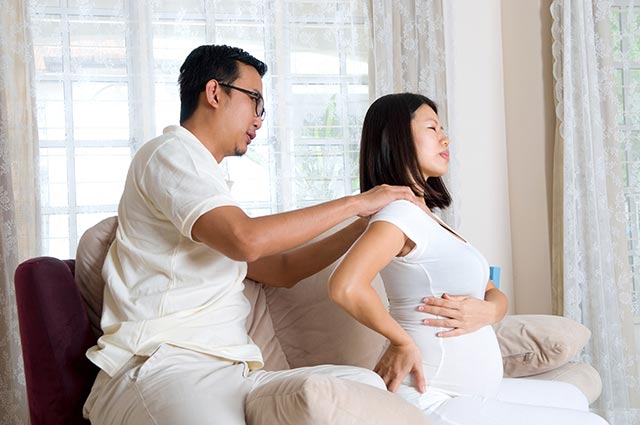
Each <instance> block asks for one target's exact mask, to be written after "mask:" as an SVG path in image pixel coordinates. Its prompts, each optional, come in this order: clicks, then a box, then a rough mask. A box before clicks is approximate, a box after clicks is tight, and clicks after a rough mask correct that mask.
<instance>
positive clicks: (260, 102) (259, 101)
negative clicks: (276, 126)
mask: <svg viewBox="0 0 640 425" xmlns="http://www.w3.org/2000/svg"><path fill="white" fill-rule="evenodd" d="M218 84H219V85H221V86H222V87H228V88H230V89H234V90H238V91H240V92H242V93H244V94H246V95H247V96H249V97H250V98H251V99H253V101H254V102H255V103H256V117H260V120H261V121H264V117H265V116H266V115H267V111H266V110H265V109H264V98H263V97H262V95H261V94H260V93H258V92H257V91H251V90H247V89H243V88H241V87H237V86H234V85H231V84H227V83H220V82H219V83H218Z"/></svg>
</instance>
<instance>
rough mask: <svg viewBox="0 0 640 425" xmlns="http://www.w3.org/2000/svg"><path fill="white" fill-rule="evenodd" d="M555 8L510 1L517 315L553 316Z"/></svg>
mask: <svg viewBox="0 0 640 425" xmlns="http://www.w3.org/2000/svg"><path fill="white" fill-rule="evenodd" d="M550 6H551V0H502V45H503V64H504V94H505V111H506V133H507V158H508V164H509V200H510V210H511V244H512V248H513V251H512V253H513V280H514V293H515V311H516V312H517V313H551V231H550V229H551V205H552V204H551V193H552V190H551V189H552V178H551V177H552V166H553V143H554V132H555V125H556V121H555V114H554V100H553V75H552V55H551V14H550V13H549V7H550Z"/></svg>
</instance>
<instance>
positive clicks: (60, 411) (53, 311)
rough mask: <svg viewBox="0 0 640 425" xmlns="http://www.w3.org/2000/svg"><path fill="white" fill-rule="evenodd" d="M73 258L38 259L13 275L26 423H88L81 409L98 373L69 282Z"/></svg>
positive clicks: (81, 308) (92, 339) (74, 289)
mask: <svg viewBox="0 0 640 425" xmlns="http://www.w3.org/2000/svg"><path fill="white" fill-rule="evenodd" d="M74 265H75V262H74V260H67V261H61V260H58V259H56V258H51V257H39V258H33V259H31V260H27V261H25V262H24V263H22V264H20V266H19V267H18V269H17V270H16V274H15V285H16V300H17V304H18V320H19V323H20V339H21V341H22V356H23V358H24V369H25V376H26V382H27V395H28V398H29V413H30V416H31V424H32V425H44V424H47V425H48V424H51V425H53V424H65V425H76V424H83V425H84V424H89V421H87V420H85V419H83V418H82V405H83V404H84V401H85V400H86V398H87V396H88V395H89V391H90V390H91V386H92V385H93V381H94V379H95V377H96V374H97V373H98V368H97V367H96V366H94V365H93V364H92V363H91V362H90V361H89V360H88V359H87V358H86V357H85V352H86V350H87V349H88V348H89V347H91V346H93V345H95V343H96V338H95V336H94V335H93V334H92V332H91V328H90V326H89V319H88V316H87V314H86V311H85V306H84V303H83V301H82V298H81V296H80V292H79V291H78V289H77V287H76V285H75V282H74V277H73V275H74Z"/></svg>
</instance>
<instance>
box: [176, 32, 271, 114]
mask: <svg viewBox="0 0 640 425" xmlns="http://www.w3.org/2000/svg"><path fill="white" fill-rule="evenodd" d="M238 62H242V63H244V64H247V65H249V66H252V67H254V68H255V70H256V71H258V74H260V77H263V76H264V74H266V72H267V65H266V64H265V63H264V62H262V61H260V60H258V59H256V58H255V57H253V56H251V55H250V54H249V53H247V52H245V51H244V50H242V49H240V48H238V47H230V46H224V45H220V46H218V45H214V44H211V45H205V46H200V47H196V48H195V49H193V51H191V53H189V56H187V58H186V59H185V60H184V63H183V64H182V66H181V67H180V77H179V78H178V83H179V84H180V124H182V123H183V122H185V121H186V120H188V119H189V118H190V117H191V115H193V112H194V111H195V110H196V107H197V106H198V96H199V95H200V93H201V92H203V91H204V89H205V86H206V85H207V83H208V82H209V81H210V80H217V81H218V82H221V83H227V84H231V83H233V82H234V81H235V80H236V79H237V78H238V76H239V74H240V71H239V68H238ZM223 89H224V90H226V91H227V92H229V89H228V88H226V87H223Z"/></svg>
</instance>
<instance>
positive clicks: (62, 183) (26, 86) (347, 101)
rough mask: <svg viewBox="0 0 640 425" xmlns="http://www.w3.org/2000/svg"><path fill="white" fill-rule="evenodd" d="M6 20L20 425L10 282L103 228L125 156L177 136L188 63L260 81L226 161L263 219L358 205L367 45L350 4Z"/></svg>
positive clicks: (7, 344)
mask: <svg viewBox="0 0 640 425" xmlns="http://www.w3.org/2000/svg"><path fill="white" fill-rule="evenodd" d="M3 6H4V7H3V14H2V16H1V18H0V19H1V21H0V42H1V43H0V61H1V62H0V65H1V68H0V71H1V73H0V83H1V85H0V116H1V121H0V124H1V127H0V141H1V142H2V145H1V148H2V149H1V150H0V226H2V228H1V231H0V235H1V236H0V253H1V254H2V269H0V276H1V280H0V311H1V316H0V348H1V349H2V350H1V351H0V352H1V353H2V354H0V378H1V379H2V381H1V382H0V418H2V419H0V422H2V423H10V424H19V423H20V424H21V423H27V422H28V418H27V416H28V415H27V413H26V396H25V393H24V377H23V367H22V365H21V351H20V344H19V334H18V324H17V318H16V312H15V305H14V304H15V303H14V295H13V273H14V270H15V267H16V266H17V264H18V263H19V261H22V260H24V259H26V258H28V257H32V256H35V255H37V254H43V255H52V256H56V257H59V258H72V257H73V256H74V255H75V246H76V244H77V240H78V238H79V236H81V235H82V233H83V232H84V230H85V229H87V228H88V227H90V226H92V225H93V224H95V223H96V222H98V221H99V220H100V219H102V218H104V217H106V216H111V215H114V214H115V212H116V207H117V203H118V200H119V197H120V194H121V191H122V187H123V182H124V178H125V176H126V171H127V167H128V164H129V161H130V158H131V155H132V154H133V153H134V152H135V151H136V149H137V148H138V147H139V146H141V145H142V144H143V143H144V142H145V141H147V140H148V139H149V138H151V137H152V136H154V135H156V134H159V133H160V132H161V131H162V128H163V127H164V126H166V125H169V124H175V123H177V121H178V118H179V97H178V87H177V76H178V69H179V67H180V65H181V63H182V61H183V60H184V58H185V57H186V55H187V54H188V53H189V52H190V51H191V50H192V49H193V48H195V47H197V46H199V45H201V44H210V43H217V44H228V45H234V46H238V47H242V48H244V49H246V50H247V51H249V52H250V53H252V54H253V55H255V56H257V57H258V58H260V59H262V60H264V61H265V62H266V63H267V64H268V65H269V73H268V74H267V75H266V77H265V79H264V89H265V90H264V95H265V98H266V102H267V119H266V121H265V123H264V125H263V127H262V129H261V130H260V131H259V132H258V137H257V138H256V139H255V140H254V142H253V143H252V145H251V149H250V150H249V152H248V153H247V155H245V156H244V157H242V158H230V159H228V160H225V161H223V165H224V166H225V167H226V168H227V170H228V172H229V176H230V179H231V180H233V182H234V184H233V187H232V191H233V192H234V195H235V196H236V197H237V198H238V199H239V200H240V202H241V203H242V204H243V206H244V207H245V208H246V210H247V211H248V212H249V213H250V214H252V215H262V214H267V213H272V212H278V211H283V210H287V209H291V208H296V207H303V206H306V205H309V204H314V203H317V202H321V201H324V200H328V199H333V198H336V197H339V196H342V195H345V194H349V193H351V192H353V191H354V190H355V189H357V187H358V166H357V164H358V143H359V135H360V129H361V123H362V119H363V118H364V112H365V111H366V108H367V107H368V104H369V97H368V83H369V79H368V59H369V32H368V20H367V14H366V5H365V2H364V1H363V0H326V1H322V2H317V1H298V0H259V1H255V0H240V1H239V0H154V1H153V2H138V1H132V0H108V1H107V0H31V1H28V0H9V1H8V3H7V2H5V3H3ZM31 39H32V40H33V43H32V42H31ZM34 69H35V71H34ZM34 96H35V104H34V101H33V99H34ZM35 116H37V126H36V120H35ZM35 158H37V161H36V159H35ZM38 176H39V181H40V188H38V187H37V186H36V183H35V182H36V181H37V178H35V177H38ZM38 194H40V195H41V196H40V199H41V205H38V204H37V202H36V199H37V195H38ZM40 228H41V230H42V236H41V237H38V232H39V231H40V230H39V229H40ZM23 233H24V235H23ZM23 242H29V243H30V245H26V244H24V243H23Z"/></svg>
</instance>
